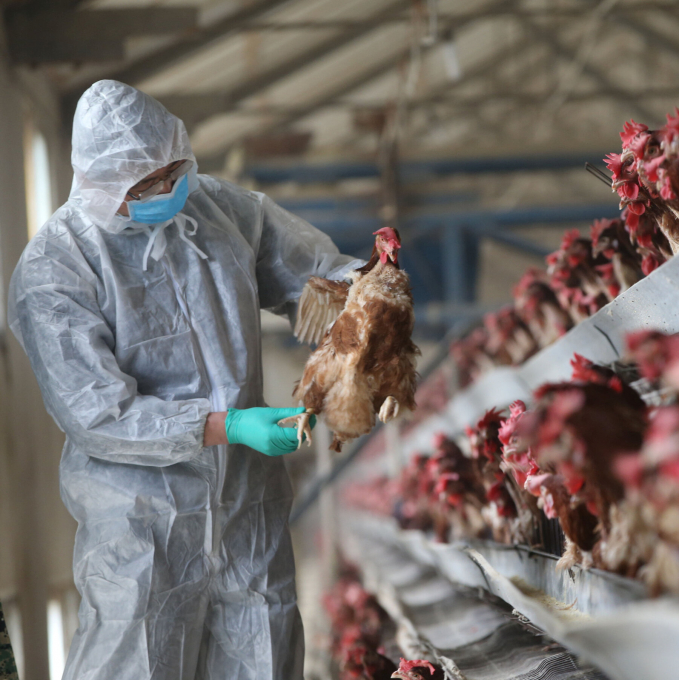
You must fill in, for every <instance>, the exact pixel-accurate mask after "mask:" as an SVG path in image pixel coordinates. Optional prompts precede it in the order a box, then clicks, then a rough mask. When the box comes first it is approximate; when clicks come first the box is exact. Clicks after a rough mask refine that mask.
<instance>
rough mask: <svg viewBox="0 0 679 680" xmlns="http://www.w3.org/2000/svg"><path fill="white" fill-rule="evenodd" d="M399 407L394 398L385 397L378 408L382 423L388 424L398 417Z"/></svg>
mask: <svg viewBox="0 0 679 680" xmlns="http://www.w3.org/2000/svg"><path fill="white" fill-rule="evenodd" d="M400 408H401V406H400V404H399V403H398V401H397V400H396V399H395V398H394V397H387V398H386V399H385V400H384V403H383V404H382V407H381V408H380V413H379V419H380V420H381V421H382V422H383V423H388V422H389V421H390V420H393V419H394V418H396V417H397V416H398V412H399V410H400Z"/></svg>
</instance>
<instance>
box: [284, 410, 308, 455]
mask: <svg viewBox="0 0 679 680" xmlns="http://www.w3.org/2000/svg"><path fill="white" fill-rule="evenodd" d="M312 414H313V411H312V410H311V409H307V410H306V411H305V412H304V413H300V414H299V415H298V416H290V417H289V418H283V419H282V420H279V421H278V427H296V428H297V441H298V443H299V444H298V446H302V441H303V438H304V435H306V443H307V446H311V443H312V440H311V423H310V422H309V421H310V420H311V416H312Z"/></svg>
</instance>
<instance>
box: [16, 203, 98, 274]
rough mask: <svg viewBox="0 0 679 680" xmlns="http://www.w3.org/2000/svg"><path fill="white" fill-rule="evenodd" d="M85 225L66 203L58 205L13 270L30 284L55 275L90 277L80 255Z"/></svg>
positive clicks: (85, 263)
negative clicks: (68, 272)
mask: <svg viewBox="0 0 679 680" xmlns="http://www.w3.org/2000/svg"><path fill="white" fill-rule="evenodd" d="M87 227H88V225H86V224H85V222H84V221H83V220H82V219H81V218H80V215H79V214H78V211H77V210H75V209H74V207H73V206H71V205H69V203H65V204H64V205H62V206H61V208H59V209H58V210H57V211H56V212H55V213H54V214H53V215H52V217H50V219H49V220H47V222H45V224H44V225H43V226H42V227H41V228H40V229H39V230H38V232H37V233H36V234H35V236H33V238H31V239H30V241H29V242H28V244H27V245H26V247H25V249H24V251H23V253H22V255H21V258H20V259H19V262H18V264H17V267H16V271H17V272H21V276H22V278H24V280H28V279H30V280H31V281H32V282H33V283H34V284H38V283H40V282H41V281H47V280H49V281H52V280H54V279H55V276H56V272H62V274H65V273H66V272H67V271H70V272H71V273H72V274H77V275H78V276H81V277H82V276H85V277H88V278H89V276H91V270H90V268H89V266H88V265H87V262H86V260H85V258H84V257H83V254H82V237H83V234H82V233H81V232H83V231H84V230H86V229H87Z"/></svg>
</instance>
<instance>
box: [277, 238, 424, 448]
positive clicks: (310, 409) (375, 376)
mask: <svg viewBox="0 0 679 680" xmlns="http://www.w3.org/2000/svg"><path fill="white" fill-rule="evenodd" d="M375 235H376V239H375V246H374V248H373V252H372V256H371V258H370V261H369V262H368V263H367V264H366V265H365V266H364V267H361V268H360V269H357V270H355V271H354V272H352V274H351V278H352V283H351V284H348V283H345V282H337V281H327V280H325V279H321V278H318V277H311V278H310V279H309V281H308V283H307V285H306V286H305V288H304V291H303V293H302V297H301V299H300V305H299V312H298V320H297V325H296V327H295V335H296V336H297V337H298V338H299V339H300V340H312V341H313V340H316V341H318V338H319V337H321V338H322V339H320V343H319V345H318V347H317V348H316V350H315V351H314V352H313V353H312V354H311V356H310V357H309V359H308V361H307V363H306V366H305V367H304V373H303V375H302V378H301V380H300V381H299V383H298V384H297V386H296V388H295V391H294V392H293V397H295V398H296V399H299V400H300V401H301V402H302V404H303V405H304V406H305V407H306V413H304V414H302V415H301V416H296V417H294V418H286V419H285V420H283V421H281V422H280V423H279V424H280V425H282V426H291V425H296V426H297V428H298V433H299V437H300V441H301V438H302V433H306V435H307V441H308V442H309V444H310V443H311V437H310V434H311V432H310V428H309V418H310V416H311V414H321V413H322V414H323V415H324V416H325V420H326V423H327V425H328V427H329V428H330V429H331V430H332V432H333V434H334V438H333V441H332V444H331V446H330V448H331V449H332V450H333V451H341V450H342V444H344V443H345V442H347V441H349V440H351V439H355V438H356V437H359V436H361V435H363V434H367V433H368V432H370V430H372V428H373V427H374V425H375V418H376V415H379V419H380V420H381V421H382V422H384V423H386V422H388V421H389V420H392V419H393V418H396V417H397V416H398V415H399V413H401V412H402V411H403V410H412V409H414V408H415V386H416V372H415V357H416V356H417V355H418V354H419V353H420V352H419V349H418V348H417V346H416V345H415V344H414V343H413V341H412V339H411V334H412V331H413V325H414V321H415V317H414V313H413V297H412V293H411V290H410V280H409V278H408V275H407V274H406V273H405V272H404V271H403V270H401V268H400V267H399V264H398V250H399V249H400V248H401V239H400V237H399V235H398V232H397V231H396V230H395V229H392V228H390V227H384V228H382V229H380V230H379V231H377V232H375ZM338 312H339V315H338V316H337V318H336V319H335V321H334V323H333V322H332V318H333V317H334V316H335V315H336V314H337V313H338ZM321 332H322V333H323V334H322V336H321Z"/></svg>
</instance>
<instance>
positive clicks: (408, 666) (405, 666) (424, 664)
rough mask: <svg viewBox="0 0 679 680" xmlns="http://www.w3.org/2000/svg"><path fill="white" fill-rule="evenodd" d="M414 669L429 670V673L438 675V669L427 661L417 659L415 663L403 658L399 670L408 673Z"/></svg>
mask: <svg viewBox="0 0 679 680" xmlns="http://www.w3.org/2000/svg"><path fill="white" fill-rule="evenodd" d="M413 668H428V669H429V672H430V673H431V674H432V675H434V673H436V669H435V668H434V666H433V665H432V664H431V663H430V662H429V661H425V660H424V659H416V660H415V661H408V660H407V659H404V658H403V657H401V663H400V664H399V665H398V670H399V671H400V672H402V673H407V672H408V671H411V670H413Z"/></svg>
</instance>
